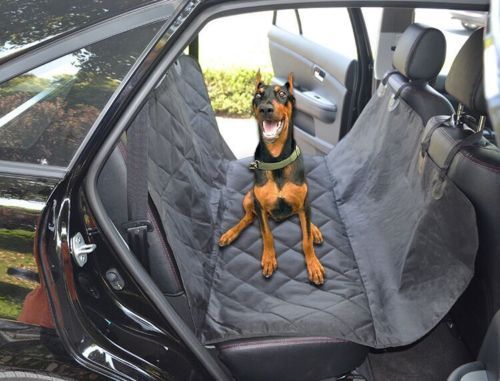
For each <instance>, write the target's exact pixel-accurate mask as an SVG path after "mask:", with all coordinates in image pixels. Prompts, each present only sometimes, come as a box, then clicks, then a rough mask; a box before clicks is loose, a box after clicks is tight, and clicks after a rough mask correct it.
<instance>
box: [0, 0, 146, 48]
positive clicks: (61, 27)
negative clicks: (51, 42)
mask: <svg viewBox="0 0 500 381" xmlns="http://www.w3.org/2000/svg"><path fill="white" fill-rule="evenodd" d="M152 2H153V1H152V0H120V1H116V0H99V1H96V0H79V1H69V0H50V1H42V0H35V1H34V0H2V2H1V3H0V36H2V42H0V58H1V57H4V56H7V55H9V54H11V53H14V52H16V51H18V50H20V49H22V48H25V47H28V46H30V45H33V44H36V43H38V42H41V41H44V40H47V39H49V38H51V37H54V36H57V35H58V34H61V33H64V32H67V31H71V30H74V29H78V28H82V27H85V26H87V25H90V24H93V23H95V22H98V21H101V20H103V19H106V18H110V17H113V16H116V15H118V14H120V13H123V12H126V11H129V10H131V9H134V8H137V7H139V6H142V5H144V4H147V3H152Z"/></svg>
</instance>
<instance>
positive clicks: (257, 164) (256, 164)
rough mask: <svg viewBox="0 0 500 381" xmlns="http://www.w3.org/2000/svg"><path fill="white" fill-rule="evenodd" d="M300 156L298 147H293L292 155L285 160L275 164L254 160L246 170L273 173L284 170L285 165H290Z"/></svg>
mask: <svg viewBox="0 0 500 381" xmlns="http://www.w3.org/2000/svg"><path fill="white" fill-rule="evenodd" d="M299 156H300V148H299V146H295V149H294V150H293V152H292V154H291V155H290V156H288V157H287V158H286V159H284V160H281V161H277V162H276V163H266V162H263V161H259V160H254V161H252V162H251V163H250V165H249V166H248V168H250V169H252V170H255V169H260V170H261V171H274V170H275V169H281V168H285V167H286V166H287V165H289V164H292V163H293V162H294V161H295V160H297V158H298V157H299Z"/></svg>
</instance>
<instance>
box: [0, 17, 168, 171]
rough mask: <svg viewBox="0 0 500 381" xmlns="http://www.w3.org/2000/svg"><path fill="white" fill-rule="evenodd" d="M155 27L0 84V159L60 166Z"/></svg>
mask: <svg viewBox="0 0 500 381" xmlns="http://www.w3.org/2000/svg"><path fill="white" fill-rule="evenodd" d="M158 28H159V24H151V25H148V26H144V27H141V28H138V29H134V30H131V31H128V32H125V33H122V34H119V35H116V36H113V37H111V38H108V39H106V40H103V41H100V42H98V43H95V44H92V45H90V46H87V47H85V48H83V49H80V50H77V51H75V52H73V53H70V54H68V55H65V56H63V57H60V58H58V59H56V60H54V61H52V62H49V63H47V64H45V65H43V66H40V67H38V68H36V69H33V70H31V71H29V72H27V73H24V74H22V75H20V76H18V77H16V78H13V79H11V80H9V81H7V82H4V83H2V84H0V160H7V161H18V162H25V163H34V164H42V165H54V166H66V165H67V164H68V163H69V161H70V160H71V158H72V157H73V155H74V153H75V151H76V150H77V148H78V146H79V145H80V143H81V142H82V140H83V139H84V137H85V135H86V134H87V132H88V131H89V129H90V127H91V126H92V124H93V123H94V121H95V120H96V119H97V117H98V116H99V114H100V112H101V110H102V109H103V107H104V105H105V104H106V102H107V101H108V100H109V98H110V97H111V95H112V94H113V92H114V91H115V90H116V88H117V87H118V85H119V84H120V82H121V81H122V79H123V78H124V76H125V74H126V73H127V72H128V71H129V69H130V68H131V66H132V65H133V64H134V62H135V60H136V59H137V57H138V56H139V55H140V53H141V52H142V50H143V49H144V47H145V46H146V45H147V44H148V42H149V41H150V40H151V39H152V37H153V36H154V35H155V33H156V32H157V30H158Z"/></svg>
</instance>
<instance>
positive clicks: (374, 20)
mask: <svg viewBox="0 0 500 381" xmlns="http://www.w3.org/2000/svg"><path fill="white" fill-rule="evenodd" d="M382 11H383V8H362V9H361V12H363V18H364V19H365V25H366V31H367V33H368V39H369V40H370V47H371V49H372V55H373V59H374V60H376V58H377V57H376V56H377V49H378V38H379V34H380V23H381V21H382Z"/></svg>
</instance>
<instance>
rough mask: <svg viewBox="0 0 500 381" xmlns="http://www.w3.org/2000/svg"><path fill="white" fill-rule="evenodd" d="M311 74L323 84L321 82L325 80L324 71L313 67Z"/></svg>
mask: <svg viewBox="0 0 500 381" xmlns="http://www.w3.org/2000/svg"><path fill="white" fill-rule="evenodd" d="M313 74H314V78H316V79H317V80H318V81H320V82H323V80H324V79H325V76H326V73H325V71H324V70H323V69H321V68H320V67H318V66H314V67H313Z"/></svg>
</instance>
